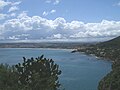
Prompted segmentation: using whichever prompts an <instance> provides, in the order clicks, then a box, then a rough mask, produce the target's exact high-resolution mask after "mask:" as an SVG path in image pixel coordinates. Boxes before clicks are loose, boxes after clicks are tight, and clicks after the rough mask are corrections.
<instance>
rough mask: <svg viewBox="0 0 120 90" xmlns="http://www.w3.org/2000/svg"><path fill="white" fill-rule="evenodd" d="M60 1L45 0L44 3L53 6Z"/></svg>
mask: <svg viewBox="0 0 120 90" xmlns="http://www.w3.org/2000/svg"><path fill="white" fill-rule="evenodd" d="M60 1H61V0H46V1H45V2H46V3H52V4H54V5H57V4H59V3H60Z"/></svg>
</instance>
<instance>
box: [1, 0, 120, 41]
mask: <svg viewBox="0 0 120 90" xmlns="http://www.w3.org/2000/svg"><path fill="white" fill-rule="evenodd" d="M119 35H120V0H0V41H38V40H39V41H104V40H108V39H111V38H114V37H117V36H119Z"/></svg>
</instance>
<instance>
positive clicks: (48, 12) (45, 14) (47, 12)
mask: <svg viewBox="0 0 120 90" xmlns="http://www.w3.org/2000/svg"><path fill="white" fill-rule="evenodd" d="M55 12H56V10H54V9H53V10H51V11H44V12H43V14H42V15H43V16H47V15H49V14H53V13H55Z"/></svg>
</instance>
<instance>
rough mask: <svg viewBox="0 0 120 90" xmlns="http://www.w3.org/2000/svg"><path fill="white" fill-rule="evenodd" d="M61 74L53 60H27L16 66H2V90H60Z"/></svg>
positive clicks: (0, 75) (0, 89) (0, 86)
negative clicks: (59, 78) (59, 79)
mask: <svg viewBox="0 0 120 90" xmlns="http://www.w3.org/2000/svg"><path fill="white" fill-rule="evenodd" d="M60 74H61V71H60V70H59V66H58V65H57V64H55V63H54V61H53V60H52V59H46V58H43V55H42V56H41V57H38V58H35V59H34V58H31V59H26V58H25V57H23V63H22V64H20V63H18V64H17V65H15V66H9V65H7V64H6V65H3V64H1V65H0V90H58V89H59V87H60V83H59V81H58V76H59V75H60Z"/></svg>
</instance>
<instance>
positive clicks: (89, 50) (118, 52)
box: [77, 37, 120, 90]
mask: <svg viewBox="0 0 120 90" xmlns="http://www.w3.org/2000/svg"><path fill="white" fill-rule="evenodd" d="M77 51H79V52H85V53H86V54H92V55H95V56H97V57H101V58H105V59H107V60H111V61H112V62H113V64H112V71H111V72H110V73H109V74H107V75H106V76H105V77H104V78H103V79H102V80H101V81H100V82H99V86H98V90H120V37H117V38H115V39H112V40H110V41H107V42H103V43H99V44H96V45H90V46H87V47H86V46H83V47H81V48H79V49H77Z"/></svg>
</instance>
